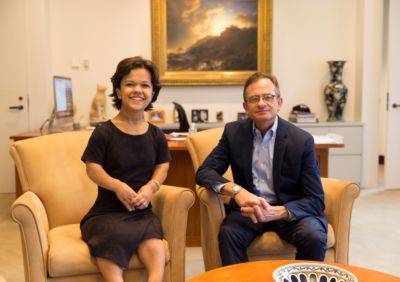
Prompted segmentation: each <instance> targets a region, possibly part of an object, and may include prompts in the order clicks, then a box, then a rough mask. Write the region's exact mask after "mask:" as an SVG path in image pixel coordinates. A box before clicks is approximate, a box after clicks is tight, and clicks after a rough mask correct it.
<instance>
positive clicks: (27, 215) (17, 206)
mask: <svg viewBox="0 0 400 282" xmlns="http://www.w3.org/2000/svg"><path fill="white" fill-rule="evenodd" d="M11 217H12V219H13V220H14V221H15V222H16V223H18V225H19V228H20V230H21V232H20V233H21V241H22V249H23V255H24V261H25V263H24V268H25V281H46V280H47V253H48V249H49V247H48V245H49V244H48V240H47V234H48V233H49V222H48V219H47V213H46V210H45V208H44V206H43V203H42V202H41V200H40V199H39V197H38V196H37V195H35V194H34V193H32V192H26V193H24V194H22V195H21V196H20V197H19V198H18V199H17V200H16V201H15V202H14V203H13V204H12V206H11Z"/></svg>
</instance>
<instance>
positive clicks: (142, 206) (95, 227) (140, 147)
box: [81, 57, 170, 282]
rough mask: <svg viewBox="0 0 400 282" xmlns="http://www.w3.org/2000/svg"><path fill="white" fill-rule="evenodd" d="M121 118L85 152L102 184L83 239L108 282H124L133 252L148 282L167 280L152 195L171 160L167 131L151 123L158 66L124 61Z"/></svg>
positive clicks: (118, 87) (118, 92)
mask: <svg viewBox="0 0 400 282" xmlns="http://www.w3.org/2000/svg"><path fill="white" fill-rule="evenodd" d="M111 81H112V84H113V93H112V94H111V95H110V96H111V97H113V106H114V107H115V108H116V109H118V110H119V113H118V114H117V115H116V116H115V117H114V118H113V119H111V120H108V121H106V122H104V123H103V124H101V125H100V126H98V127H97V128H96V129H95V130H94V132H93V134H92V136H91V137H90V140H89V143H88V145H87V147H86V150H85V152H84V153H83V156H82V160H83V161H84V162H85V163H86V171H87V174H88V176H89V177H90V179H92V180H93V181H94V182H95V183H96V184H97V185H98V187H99V188H98V196H97V199H96V202H95V203H94V205H93V207H92V208H91V209H90V211H89V212H88V214H87V215H86V216H85V217H84V218H83V219H82V221H81V231H82V238H83V240H85V242H86V243H87V244H88V245H89V248H90V252H91V255H92V256H94V257H95V258H96V262H97V265H98V267H99V269H100V272H101V274H102V275H103V277H104V279H105V281H107V282H111V281H112V282H114V281H123V276H122V273H123V269H126V268H127V267H128V263H129V261H130V259H131V257H132V255H133V253H134V252H136V253H137V255H138V257H139V259H140V260H141V262H142V263H143V264H144V266H145V267H146V269H147V271H148V274H149V277H148V281H151V282H153V281H162V278H163V273H164V266H165V253H164V247H163V243H162V230H161V224H160V221H159V220H158V218H157V217H156V216H155V215H154V214H153V213H152V212H151V205H150V201H151V198H152V195H153V194H154V193H155V192H157V190H158V189H159V188H160V185H161V183H162V182H163V181H164V180H165V178H166V176H167V172H168V167H169V161H170V155H169V152H168V143H167V141H166V139H165V137H164V134H163V132H162V131H161V130H160V129H158V128H157V127H155V126H154V125H151V124H149V123H147V122H146V121H145V119H144V111H147V110H150V109H152V102H155V101H156V100H157V96H158V93H159V91H160V89H161V85H160V82H159V76H158V70H157V68H156V66H155V65H154V64H153V63H152V62H151V61H148V60H144V59H142V58H141V57H133V58H127V59H124V60H122V61H121V62H120V63H119V64H118V66H117V70H116V72H115V74H114V75H113V77H112V78H111Z"/></svg>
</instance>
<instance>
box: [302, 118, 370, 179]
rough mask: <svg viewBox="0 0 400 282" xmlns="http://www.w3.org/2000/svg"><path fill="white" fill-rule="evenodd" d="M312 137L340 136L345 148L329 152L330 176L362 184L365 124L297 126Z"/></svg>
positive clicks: (333, 149)
mask: <svg viewBox="0 0 400 282" xmlns="http://www.w3.org/2000/svg"><path fill="white" fill-rule="evenodd" d="M296 125H297V126H299V127H300V128H303V129H304V130H306V131H308V132H310V133H311V134H312V135H326V134H338V135H340V136H342V137H343V142H344V148H339V149H335V148H332V149H331V150H329V158H328V160H329V161H328V175H329V177H332V178H340V179H348V180H352V181H355V182H357V183H359V184H360V183H361V182H362V146H363V124H362V123H358V122H326V123H315V124H296Z"/></svg>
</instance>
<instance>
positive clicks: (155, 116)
mask: <svg viewBox="0 0 400 282" xmlns="http://www.w3.org/2000/svg"><path fill="white" fill-rule="evenodd" d="M147 120H148V121H149V122H150V123H157V124H163V123H165V111H164V110H150V111H148V112H147Z"/></svg>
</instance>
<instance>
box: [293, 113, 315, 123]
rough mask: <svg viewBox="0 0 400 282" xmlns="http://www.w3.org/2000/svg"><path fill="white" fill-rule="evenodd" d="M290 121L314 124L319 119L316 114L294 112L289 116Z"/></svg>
mask: <svg viewBox="0 0 400 282" xmlns="http://www.w3.org/2000/svg"><path fill="white" fill-rule="evenodd" d="M289 121H291V122H297V123H314V122H317V117H316V115H315V113H305V112H298V111H292V112H291V113H290V115H289Z"/></svg>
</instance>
